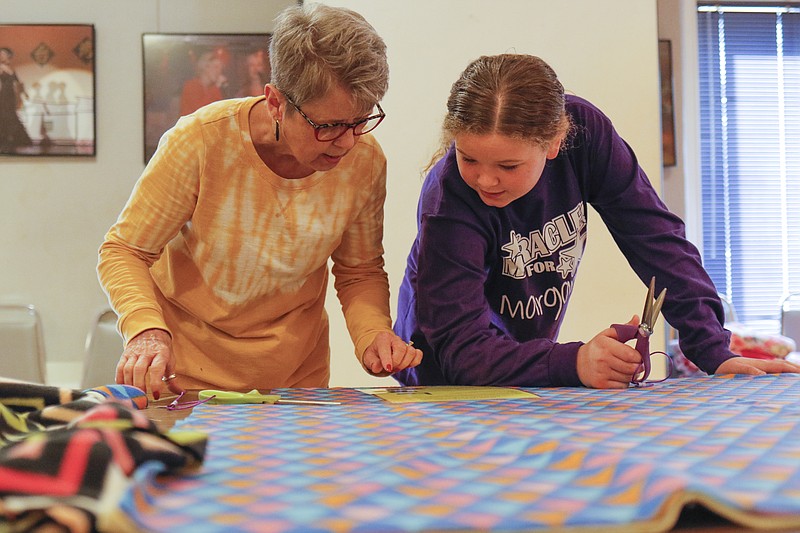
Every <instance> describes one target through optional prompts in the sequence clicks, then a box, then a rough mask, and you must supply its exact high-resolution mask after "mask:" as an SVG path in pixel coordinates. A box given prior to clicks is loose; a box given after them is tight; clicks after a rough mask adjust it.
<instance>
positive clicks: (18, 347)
mask: <svg viewBox="0 0 800 533" xmlns="http://www.w3.org/2000/svg"><path fill="white" fill-rule="evenodd" d="M0 376H2V377H6V378H12V379H18V380H22V381H30V382H32V383H42V384H44V383H45V379H46V365H45V353H44V336H43V332H42V320H41V318H40V317H39V313H38V311H37V310H36V308H35V307H34V306H33V305H25V304H2V305H0Z"/></svg>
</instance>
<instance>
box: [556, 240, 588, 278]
mask: <svg viewBox="0 0 800 533" xmlns="http://www.w3.org/2000/svg"><path fill="white" fill-rule="evenodd" d="M585 243H586V233H581V234H579V235H578V237H577V238H576V239H575V243H574V244H573V245H572V246H570V247H569V248H565V249H563V250H561V252H559V263H558V266H557V267H556V270H558V272H559V273H560V274H561V277H562V278H564V279H567V277H569V275H570V274H573V275H574V274H575V271H576V270H578V264H579V263H580V262H581V257H582V256H583V247H584V244H585Z"/></svg>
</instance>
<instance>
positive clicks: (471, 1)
mask: <svg viewBox="0 0 800 533" xmlns="http://www.w3.org/2000/svg"><path fill="white" fill-rule="evenodd" d="M290 3H292V2H288V1H285V0H284V1H277V0H273V1H265V0H229V1H227V2H213V1H211V0H204V1H199V0H163V1H160V2H159V1H157V0H114V1H108V0H68V1H67V0H4V9H3V11H4V22H8V23H22V22H36V23H43V22H65V23H93V24H95V26H96V28H95V29H96V34H97V35H96V36H97V80H96V81H97V143H98V152H97V157H95V158H91V159H69V158H55V159H50V158H48V159H24V160H20V159H17V158H2V159H0V225H2V228H3V229H4V231H3V232H2V234H0V250H2V252H1V254H2V255H0V272H2V276H0V301H16V302H25V303H33V304H35V305H36V306H37V307H38V308H39V310H40V312H41V314H42V317H43V320H44V322H45V344H46V347H47V352H48V359H49V361H50V365H49V368H50V379H49V381H50V382H52V383H56V384H61V383H67V384H72V383H74V382H76V380H77V376H78V375H79V372H80V365H79V363H80V360H81V358H82V356H83V343H84V338H85V334H86V331H87V330H88V328H89V324H90V321H91V318H92V315H93V314H94V313H95V312H96V311H97V310H98V309H99V308H100V307H102V306H103V305H104V304H105V295H104V294H103V292H102V291H101V290H100V288H99V285H98V283H97V278H96V274H95V264H96V252H97V248H98V246H99V244H100V242H101V240H102V237H103V234H104V233H105V231H106V230H107V229H108V227H109V226H110V225H111V224H112V223H113V222H114V220H115V219H116V216H117V214H118V213H119V210H120V209H121V207H122V205H123V204H124V202H125V200H126V199H127V197H128V195H129V193H130V190H131V187H132V186H133V184H134V182H135V180H136V178H137V177H138V174H139V173H140V172H141V170H142V167H143V164H142V127H143V126H142V78H141V49H140V41H141V34H142V33H143V32H192V33H200V32H236V33H248V32H256V33H257V32H263V31H269V30H270V28H271V21H272V18H273V16H274V14H275V13H276V12H277V11H278V10H279V9H280V8H281V7H283V6H284V5H288V4H290ZM330 3H332V4H335V5H345V6H347V7H351V8H353V9H356V10H357V11H360V12H361V13H363V14H364V16H365V17H366V18H367V19H368V20H369V21H370V22H372V24H373V25H374V26H375V27H376V28H377V30H378V31H379V32H380V33H381V34H382V35H383V36H384V38H385V39H386V42H387V45H388V47H389V60H390V66H391V72H392V74H391V82H390V90H389V93H388V94H387V97H386V99H385V101H384V104H385V105H383V107H384V109H385V110H386V112H387V115H388V118H387V120H386V121H385V122H384V123H383V124H382V125H381V127H380V128H379V129H378V130H376V134H377V137H378V138H379V140H380V141H381V142H382V144H383V146H384V149H385V150H386V153H387V155H388V158H389V197H388V201H387V206H386V260H387V270H388V272H389V276H390V283H391V287H392V298H393V299H392V307H393V308H394V307H395V302H396V294H395V289H396V288H397V286H398V285H399V283H400V280H401V279H402V274H403V269H404V264H405V256H406V253H407V251H408V248H409V246H410V245H411V242H412V241H413V238H414V233H415V219H414V214H415V211H416V204H417V197H418V194H419V189H420V185H421V169H422V168H423V167H424V165H425V164H426V163H427V162H428V159H429V158H430V156H431V154H432V152H433V151H434V149H435V147H436V143H437V140H438V135H439V125H440V122H441V118H442V114H443V108H444V103H445V100H446V97H447V94H448V92H449V88H450V85H451V84H452V82H453V81H454V80H455V79H456V77H457V76H458V74H459V73H460V72H461V70H462V69H463V68H464V66H466V64H467V62H469V61H470V60H471V59H473V58H475V57H477V56H478V55H481V54H492V53H501V52H506V51H517V52H525V53H533V54H536V55H539V56H541V57H543V58H544V59H545V60H547V61H548V62H549V63H550V64H551V65H552V66H553V67H554V68H555V69H556V71H557V72H558V73H559V75H560V78H561V80H562V82H563V83H564V85H565V87H566V88H567V90H568V91H570V92H574V93H577V94H580V95H582V96H584V97H587V98H589V99H590V100H592V101H594V102H595V103H596V104H598V105H599V106H600V107H601V108H602V109H604V110H605V111H606V113H607V114H608V115H609V116H610V117H611V118H612V120H613V121H614V122H615V125H616V126H617V128H618V129H619V131H620V132H621V133H622V135H623V136H624V137H625V138H626V139H627V140H628V142H629V143H630V144H631V145H632V146H633V148H634V149H635V150H636V152H637V154H638V155H639V158H640V162H641V164H642V166H643V167H644V169H645V171H647V172H648V174H649V175H650V177H651V179H652V180H653V181H654V182H655V185H656V187H657V188H659V189H660V181H661V167H660V153H661V148H660V140H659V139H660V125H659V114H660V111H659V109H660V108H659V95H658V92H659V82H658V71H657V28H656V2H655V0H644V1H643V0H606V1H604V2H596V1H593V0H576V1H573V2H569V3H563V2H552V1H549V0H506V1H503V2H490V1H489V0H437V1H436V2H429V1H427V0H404V1H402V2H396V1H395V2H390V1H388V0H346V1H341V2H330ZM589 226H590V239H589V244H588V250H587V253H586V255H585V257H584V266H583V268H582V269H581V274H580V276H579V280H578V282H577V284H576V288H575V298H574V300H573V302H572V304H571V306H570V312H569V313H568V317H567V322H566V324H565V326H564V328H563V330H562V336H561V340H575V339H583V340H588V339H589V338H591V337H592V336H593V335H594V334H596V333H597V332H598V331H600V330H601V329H604V328H605V327H607V326H608V325H609V324H610V323H612V322H618V321H622V320H627V319H628V318H629V317H630V316H631V315H633V314H634V313H637V314H638V313H641V306H642V299H643V297H644V291H645V289H644V287H643V285H642V284H641V283H640V282H639V281H638V280H637V279H636V277H635V276H634V275H633V274H632V272H631V271H630V269H629V268H628V267H627V264H626V262H625V260H624V258H622V256H621V254H619V252H618V251H617V249H616V246H615V245H614V243H613V241H612V240H611V239H610V237H609V236H608V234H607V233H606V232H605V230H604V228H603V227H602V222H601V221H600V220H599V217H597V216H596V214H595V213H591V214H590V221H589ZM329 309H330V315H331V327H332V339H331V343H332V354H333V355H332V365H333V375H332V382H331V384H332V385H334V386H359V385H372V384H392V383H394V382H393V381H392V380H390V379H388V378H386V379H377V378H369V377H368V376H366V375H365V374H364V373H363V372H362V371H361V369H360V368H359V367H358V365H357V364H356V362H355V358H354V356H353V348H352V343H351V341H350V339H349V337H348V336H347V333H346V331H345V329H344V321H343V320H342V318H341V312H340V311H339V305H338V302H336V301H335V299H334V298H332V299H331V301H330V304H329Z"/></svg>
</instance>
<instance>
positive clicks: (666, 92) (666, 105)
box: [658, 39, 677, 167]
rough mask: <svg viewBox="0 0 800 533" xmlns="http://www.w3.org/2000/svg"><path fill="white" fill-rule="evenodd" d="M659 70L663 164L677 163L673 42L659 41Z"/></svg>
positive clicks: (667, 165)
mask: <svg viewBox="0 0 800 533" xmlns="http://www.w3.org/2000/svg"><path fill="white" fill-rule="evenodd" d="M658 70H659V73H660V75H661V145H662V150H663V165H664V166H665V167H674V166H675V165H676V164H677V155H676V148H675V106H674V101H673V94H672V91H673V89H672V42H671V41H669V40H666V39H660V40H659V41H658Z"/></svg>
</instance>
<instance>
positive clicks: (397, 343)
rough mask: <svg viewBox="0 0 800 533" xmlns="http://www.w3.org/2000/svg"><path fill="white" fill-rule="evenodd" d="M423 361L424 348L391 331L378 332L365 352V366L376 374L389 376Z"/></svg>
mask: <svg viewBox="0 0 800 533" xmlns="http://www.w3.org/2000/svg"><path fill="white" fill-rule="evenodd" d="M420 361H422V350H418V349H416V348H414V347H413V346H412V345H411V344H410V343H407V342H406V341H404V340H403V339H401V338H400V337H398V336H397V335H395V334H394V333H392V332H391V331H382V332H380V333H378V335H377V337H375V340H374V341H372V344H370V345H369V347H368V348H367V351H366V352H364V359H363V363H364V368H366V369H367V370H368V371H369V372H370V373H372V374H374V375H376V376H388V375H390V374H393V373H395V372H399V371H400V370H405V369H406V368H413V367H415V366H417V365H418V364H419V363H420Z"/></svg>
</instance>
